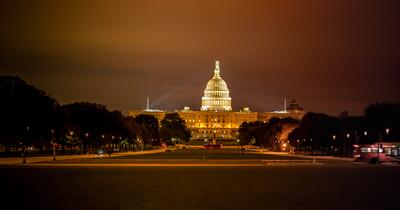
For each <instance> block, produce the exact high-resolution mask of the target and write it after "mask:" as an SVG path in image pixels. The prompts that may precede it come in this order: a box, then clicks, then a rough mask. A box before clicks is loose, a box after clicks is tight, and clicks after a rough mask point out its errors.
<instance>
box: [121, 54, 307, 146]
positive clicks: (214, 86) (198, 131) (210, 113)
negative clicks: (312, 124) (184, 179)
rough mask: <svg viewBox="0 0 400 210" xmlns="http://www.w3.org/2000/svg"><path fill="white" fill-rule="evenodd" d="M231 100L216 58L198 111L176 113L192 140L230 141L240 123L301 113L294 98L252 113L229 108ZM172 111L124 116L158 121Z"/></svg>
mask: <svg viewBox="0 0 400 210" xmlns="http://www.w3.org/2000/svg"><path fill="white" fill-rule="evenodd" d="M231 103H232V99H231V97H230V96H229V89H228V86H227V84H226V82H225V81H224V80H223V79H222V78H221V70H220V67H219V61H216V62H215V69H214V76H213V78H212V79H210V80H209V81H208V83H207V86H206V89H205V90H204V96H203V97H202V98H201V109H200V111H195V110H191V109H190V108H189V107H184V109H183V110H180V111H175V112H177V113H178V114H179V115H180V116H181V117H182V118H183V119H184V120H185V122H186V126H187V127H188V128H189V129H190V130H191V132H192V139H212V138H216V139H219V140H234V139H237V138H238V135H239V133H238V129H239V127H240V125H241V124H242V123H243V122H253V121H263V122H267V121H268V120H269V119H271V118H273V117H277V118H287V117H290V118H295V119H301V118H302V117H303V115H304V113H305V111H304V109H303V108H301V107H300V106H299V105H298V104H297V102H296V100H295V99H293V100H292V101H291V103H290V105H289V106H288V107H287V108H286V104H285V108H284V110H283V111H275V112H253V111H250V109H249V108H248V107H245V108H243V110H240V111H232V105H231ZM167 113H172V112H168V111H161V110H151V109H149V106H148V101H147V109H145V110H128V115H129V116H132V117H136V116H138V115H140V114H148V115H153V116H154V117H156V118H157V119H158V121H159V122H160V121H161V120H162V119H163V118H164V116H165V114H167Z"/></svg>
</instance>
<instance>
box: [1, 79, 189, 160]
mask: <svg viewBox="0 0 400 210" xmlns="http://www.w3.org/2000/svg"><path fill="white" fill-rule="evenodd" d="M0 97H1V103H0V116H1V118H0V145H1V147H2V149H3V151H5V152H6V153H7V152H11V151H21V149H25V148H35V150H37V151H36V152H37V153H39V154H45V153H49V152H50V151H51V150H52V147H53V146H54V145H57V147H58V149H59V150H61V151H60V152H63V153H64V154H66V153H68V152H79V153H86V152H88V151H93V150H96V149H99V148H106V149H110V150H134V149H143V148H146V147H151V146H160V144H161V141H165V142H166V143H169V142H172V140H173V139H180V140H181V141H187V140H188V139H189V138H190V132H189V130H188V129H187V128H186V125H185V122H184V120H182V119H181V118H180V117H179V115H178V114H177V113H171V114H167V115H166V116H165V118H164V119H163V120H162V121H161V122H160V124H161V125H162V126H161V128H160V127H159V122H158V120H157V119H156V118H155V117H154V116H152V115H145V114H142V115H139V116H137V117H135V118H133V117H130V116H125V115H123V114H122V113H121V112H120V111H110V110H109V109H108V108H107V107H106V106H105V105H101V104H96V103H89V102H75V103H70V104H60V103H59V102H58V101H57V100H55V99H54V98H53V97H51V96H50V95H49V94H47V93H46V92H45V91H43V90H40V89H37V88H36V87H34V86H32V85H30V84H27V83H26V82H25V81H24V80H22V79H21V78H19V77H15V76H0Z"/></svg>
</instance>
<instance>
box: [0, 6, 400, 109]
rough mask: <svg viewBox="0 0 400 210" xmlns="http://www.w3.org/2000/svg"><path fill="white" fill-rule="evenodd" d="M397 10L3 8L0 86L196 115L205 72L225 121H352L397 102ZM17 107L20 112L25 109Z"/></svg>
mask: <svg viewBox="0 0 400 210" xmlns="http://www.w3.org/2000/svg"><path fill="white" fill-rule="evenodd" d="M399 11H400V1H396V0H393V1H378V0H374V1H368V0H332V1H322V0H315V1H310V0H302V1H299V0H293V1H282V0H276V1H268V0H264V1H255V0H254V1H251V0H243V1H233V0H218V1H217V0H213V1H209V0H199V1H190V0H186V1H185V0H182V1H174V0H168V1H164V0H160V1H149V0H143V1H135V0H132V1H115V0H114V1H111V0H110V1H100V0H95V1H83V0H68V1H54V0H48V1H40V0H35V1H31V0H29V1H17V0H11V1H5V0H2V1H1V2H0V24H1V33H0V75H9V74H10V75H17V76H20V77H22V78H23V79H24V80H26V81H28V82H29V83H31V84H33V85H35V86H37V87H38V88H40V89H43V90H45V91H47V92H48V93H49V94H50V95H51V96H53V97H54V98H56V99H57V100H59V101H60V102H61V103H69V102H74V101H90V102H96V103H102V104H105V105H107V106H108V107H110V108H112V109H119V110H121V111H123V112H125V113H126V111H127V109H130V108H131V109H142V108H145V104H146V96H150V99H151V107H152V108H158V109H168V110H174V109H182V108H183V106H190V107H191V108H192V109H196V110H198V109H199V108H200V106H201V96H202V94H203V90H204V88H205V86H206V83H207V81H208V80H209V79H211V77H212V74H213V69H214V61H215V60H216V59H219V60H220V62H221V75H222V78H223V79H224V80H225V81H226V82H227V84H228V88H229V89H230V91H231V97H232V105H233V108H234V109H235V110H238V109H240V108H242V107H244V106H249V107H250V108H251V109H252V110H255V111H272V110H280V109H282V108H283V101H284V98H285V97H286V98H288V99H289V98H292V97H296V98H297V99H298V101H299V103H300V105H301V106H303V107H304V108H305V109H306V110H307V111H314V112H324V113H328V114H332V115H338V114H339V113H340V111H342V110H348V111H349V113H350V115H357V114H362V113H363V109H364V108H365V107H366V106H367V105H368V104H369V103H372V102H399V100H400V97H399V96H400V94H399V92H400V82H399V78H400V41H399V40H400V12H399ZM27 105H28V104H27Z"/></svg>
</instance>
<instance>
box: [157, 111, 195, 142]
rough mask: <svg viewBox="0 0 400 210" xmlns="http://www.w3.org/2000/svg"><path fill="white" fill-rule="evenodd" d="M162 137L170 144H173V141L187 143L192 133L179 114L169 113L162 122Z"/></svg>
mask: <svg viewBox="0 0 400 210" xmlns="http://www.w3.org/2000/svg"><path fill="white" fill-rule="evenodd" d="M160 136H161V138H162V140H164V141H166V142H168V143H172V140H173V139H176V140H177V141H185V142H187V141H189V139H190V137H191V133H190V130H189V129H188V128H187V127H186V123H185V121H184V120H183V119H182V118H181V117H180V116H179V114H178V113H169V114H166V115H165V117H164V119H163V120H161V128H160Z"/></svg>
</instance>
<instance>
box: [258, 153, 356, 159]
mask: <svg viewBox="0 0 400 210" xmlns="http://www.w3.org/2000/svg"><path fill="white" fill-rule="evenodd" d="M260 153H261V154H267V155H280V156H287V157H299V158H309V159H317V160H339V161H354V159H353V158H344V157H334V156H316V155H315V156H314V155H292V154H289V153H288V152H260Z"/></svg>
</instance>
